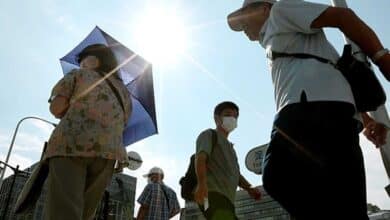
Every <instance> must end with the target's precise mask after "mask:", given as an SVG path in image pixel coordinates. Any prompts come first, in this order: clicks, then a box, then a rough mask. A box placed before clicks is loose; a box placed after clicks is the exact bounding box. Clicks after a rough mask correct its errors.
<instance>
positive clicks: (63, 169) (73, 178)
mask: <svg viewBox="0 0 390 220" xmlns="http://www.w3.org/2000/svg"><path fill="white" fill-rule="evenodd" d="M114 164H115V160H108V159H103V158H87V157H54V158H50V159H49V176H48V179H47V180H48V182H47V186H48V188H47V193H46V201H45V208H44V216H45V218H44V219H45V220H62V219H63V220H90V219H93V218H94V217H95V212H96V209H97V206H98V204H99V203H100V200H101V198H102V196H103V192H104V189H105V188H106V187H107V186H108V184H109V183H110V181H111V177H112V174H113V171H114Z"/></svg>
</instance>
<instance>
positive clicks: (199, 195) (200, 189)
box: [194, 184, 209, 205]
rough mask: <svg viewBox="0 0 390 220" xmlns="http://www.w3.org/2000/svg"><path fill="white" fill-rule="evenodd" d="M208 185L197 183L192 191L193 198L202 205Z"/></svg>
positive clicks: (206, 195)
mask: <svg viewBox="0 0 390 220" xmlns="http://www.w3.org/2000/svg"><path fill="white" fill-rule="evenodd" d="M208 194H209V192H208V187H207V184H198V185H197V186H196V188H195V192H194V200H195V202H196V203H198V204H200V205H203V203H204V200H205V198H207V197H208Z"/></svg>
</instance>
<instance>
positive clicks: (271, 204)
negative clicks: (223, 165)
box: [180, 186, 292, 220]
mask: <svg viewBox="0 0 390 220" xmlns="http://www.w3.org/2000/svg"><path fill="white" fill-rule="evenodd" d="M259 189H260V191H261V193H262V199H261V200H259V201H256V200H254V199H253V198H251V197H250V196H249V195H248V193H247V192H246V191H244V190H240V191H237V194H236V201H235V203H234V205H235V207H236V214H237V217H238V218H239V219H242V220H290V219H292V218H291V217H290V215H289V214H288V213H287V211H285V210H284V209H283V208H282V207H281V206H280V205H279V203H278V202H276V201H275V200H273V199H272V198H271V197H270V196H269V195H268V194H267V193H266V192H265V191H264V189H263V187H261V186H259ZM180 219H182V220H204V219H205V218H204V217H203V216H202V213H201V211H200V210H199V208H198V206H197V205H196V204H195V203H193V202H186V204H185V208H184V210H183V211H182V213H181V217H180Z"/></svg>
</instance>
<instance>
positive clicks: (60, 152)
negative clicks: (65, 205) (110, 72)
mask: <svg viewBox="0 0 390 220" xmlns="http://www.w3.org/2000/svg"><path fill="white" fill-rule="evenodd" d="M99 79H101V76H100V75H99V74H98V73H97V72H95V71H92V70H82V69H81V70H73V71H72V72H70V73H68V74H67V75H65V76H64V77H63V78H62V79H61V80H60V81H59V82H58V83H57V84H56V85H55V86H54V88H53V91H52V96H56V95H61V96H64V97H67V98H68V99H69V100H72V99H74V97H76V96H77V95H78V94H80V93H81V92H83V91H84V90H85V89H86V88H88V87H89V86H90V85H92V84H93V83H95V82H96V81H98V80H99ZM109 80H110V81H111V82H112V84H113V85H114V87H115V88H116V89H117V90H118V92H119V94H120V96H121V98H122V100H123V104H124V107H125V112H123V110H122V108H121V105H120V103H119V101H118V99H117V98H116V96H115V94H114V93H113V92H112V90H111V88H110V87H109V85H108V84H107V82H106V81H103V82H102V83H100V84H99V85H98V86H96V87H95V88H94V89H92V90H91V91H90V92H89V93H88V94H87V95H86V96H84V97H83V98H81V99H80V100H78V101H76V102H74V103H73V104H71V105H70V107H69V108H68V110H67V112H66V114H65V115H64V117H63V118H62V119H61V121H60V123H59V124H58V125H57V127H56V128H55V129H54V131H53V133H52V134H51V136H50V139H49V142H48V147H47V150H46V153H45V158H50V157H55V156H77V157H101V158H106V159H110V160H119V161H120V162H122V163H126V162H127V155H126V150H125V148H124V147H123V144H122V139H123V137H122V133H123V130H124V126H125V123H126V122H127V120H128V118H129V116H130V113H131V102H130V98H129V93H128V91H127V89H126V87H125V86H124V84H123V83H122V81H121V80H119V79H116V78H115V77H110V78H109Z"/></svg>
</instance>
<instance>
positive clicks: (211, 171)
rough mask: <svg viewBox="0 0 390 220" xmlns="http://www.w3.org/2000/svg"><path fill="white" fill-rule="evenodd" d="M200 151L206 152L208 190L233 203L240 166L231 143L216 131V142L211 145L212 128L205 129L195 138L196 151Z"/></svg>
mask: <svg viewBox="0 0 390 220" xmlns="http://www.w3.org/2000/svg"><path fill="white" fill-rule="evenodd" d="M212 148H214V149H213V150H212ZM200 152H204V153H206V154H207V187H208V190H209V192H218V193H221V194H222V195H224V196H226V197H227V198H228V199H229V200H230V201H231V202H232V203H233V204H234V200H235V197H236V190H237V186H238V181H239V178H240V167H239V165H238V160H237V155H236V151H235V150H234V148H233V144H232V143H230V142H229V141H228V140H227V139H226V138H225V137H224V136H223V135H222V134H220V133H219V132H218V131H217V143H216V144H215V146H212V129H207V130H205V131H203V132H202V133H201V134H200V135H199V136H198V139H197V140H196V153H197V154H198V153H200Z"/></svg>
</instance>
